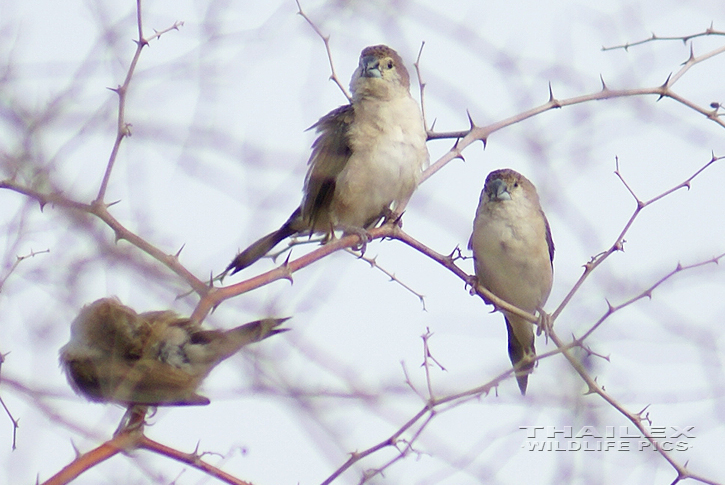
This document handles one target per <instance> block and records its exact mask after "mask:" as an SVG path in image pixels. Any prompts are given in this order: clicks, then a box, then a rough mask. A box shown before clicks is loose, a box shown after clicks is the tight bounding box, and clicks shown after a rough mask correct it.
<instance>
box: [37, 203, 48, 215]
mask: <svg viewBox="0 0 725 485" xmlns="http://www.w3.org/2000/svg"><path fill="white" fill-rule="evenodd" d="M47 203H48V202H47V201H45V200H39V201H38V205H39V206H40V212H43V209H45V204H47Z"/></svg>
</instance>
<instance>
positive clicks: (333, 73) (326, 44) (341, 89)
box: [295, 0, 352, 103]
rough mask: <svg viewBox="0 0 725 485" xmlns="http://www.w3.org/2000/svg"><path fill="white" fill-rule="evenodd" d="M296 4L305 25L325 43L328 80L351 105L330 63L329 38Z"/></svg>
mask: <svg viewBox="0 0 725 485" xmlns="http://www.w3.org/2000/svg"><path fill="white" fill-rule="evenodd" d="M295 2H297V13H298V14H299V15H301V16H302V18H303V19H305V20H306V21H307V23H308V24H309V25H310V27H312V30H314V31H315V33H316V34H317V35H318V36H319V37H320V39H322V42H324V43H325V51H327V60H328V61H329V62H330V79H332V80H333V81H334V82H335V84H337V87H338V88H340V91H342V94H344V95H345V97H346V98H347V101H348V103H352V97H351V96H350V94H349V93H348V92H347V89H345V86H344V85H343V84H342V83H341V82H340V79H339V78H338V77H337V73H335V63H334V62H333V61H332V52H330V36H329V35H324V34H323V33H322V31H320V29H319V28H318V27H317V25H315V23H314V22H313V21H312V19H310V18H309V17H308V16H307V14H306V13H305V12H303V11H302V5H300V2H299V0H295Z"/></svg>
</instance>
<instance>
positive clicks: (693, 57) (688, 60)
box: [687, 44, 695, 62]
mask: <svg viewBox="0 0 725 485" xmlns="http://www.w3.org/2000/svg"><path fill="white" fill-rule="evenodd" d="M694 60H695V52H694V51H693V47H692V44H690V58H689V59H687V62H692V61H694Z"/></svg>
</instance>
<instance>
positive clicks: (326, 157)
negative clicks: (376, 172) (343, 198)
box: [302, 104, 355, 228]
mask: <svg viewBox="0 0 725 485" xmlns="http://www.w3.org/2000/svg"><path fill="white" fill-rule="evenodd" d="M354 118H355V110H354V108H353V106H352V105H351V104H348V105H345V106H340V107H339V108H337V109H335V110H333V111H331V112H329V113H328V114H326V115H325V116H323V117H322V118H320V120H319V121H318V122H317V123H315V124H314V125H312V126H311V127H310V129H312V128H315V129H317V131H318V133H319V134H320V136H318V137H317V139H316V140H315V142H314V143H313V144H312V155H310V160H309V162H308V163H309V165H310V167H309V169H308V171H307V177H306V178H305V198H304V200H303V201H302V217H303V219H304V220H305V222H307V223H308V225H309V227H310V228H314V227H315V224H316V223H317V222H318V220H317V217H318V215H319V214H321V213H323V211H325V209H327V208H328V207H329V206H330V203H331V201H332V198H333V196H334V194H335V180H336V179H337V176H338V175H339V174H340V172H342V170H343V169H344V168H345V165H347V162H348V160H349V159H350V155H352V148H351V146H350V140H349V136H348V132H349V128H350V125H351V124H352V122H353V120H354Z"/></svg>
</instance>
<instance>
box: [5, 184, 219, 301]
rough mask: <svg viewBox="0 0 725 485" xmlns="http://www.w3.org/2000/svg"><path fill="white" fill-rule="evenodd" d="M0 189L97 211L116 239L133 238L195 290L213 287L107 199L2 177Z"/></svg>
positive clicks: (130, 240)
mask: <svg viewBox="0 0 725 485" xmlns="http://www.w3.org/2000/svg"><path fill="white" fill-rule="evenodd" d="M0 189H8V190H12V191H14V192H17V193H19V194H23V195H25V196H27V197H30V198H31V199H34V200H36V201H38V203H39V204H40V206H41V208H42V207H44V206H45V205H46V204H48V203H50V204H51V205H53V206H59V207H63V208H66V209H71V210H76V211H80V212H86V213H88V214H93V215H94V216H96V217H98V218H99V219H100V220H102V221H103V222H105V223H106V224H107V225H108V226H109V227H110V228H111V229H113V231H114V232H115V235H116V240H120V239H125V240H126V241H128V242H130V243H131V244H133V245H134V246H136V247H137V248H139V249H140V250H142V251H143V252H145V253H146V254H148V255H149V256H151V257H153V258H155V259H156V260H158V261H160V262H161V263H163V264H164V265H165V266H166V267H168V268H169V269H170V270H172V271H173V272H174V273H176V274H177V275H179V276H180V277H182V278H183V279H184V280H185V281H186V282H187V283H188V284H189V286H191V287H192V288H193V289H194V291H195V292H197V293H198V294H199V295H202V296H203V295H204V294H206V293H207V292H208V291H209V287H208V286H207V285H206V284H205V283H204V282H203V281H201V280H200V279H198V278H197V277H196V276H194V275H193V274H192V273H191V272H190V271H189V270H187V269H186V268H185V267H184V266H183V265H182V264H181V263H180V262H179V260H178V258H177V257H176V256H175V255H173V254H167V253H164V252H163V251H161V250H160V249H158V248H157V247H156V246H154V245H152V244H151V243H149V242H147V241H146V240H145V239H143V238H141V237H140V236H138V235H136V234H135V233H133V232H131V231H130V230H129V229H127V228H126V227H125V226H124V225H123V224H121V223H120V222H119V221H118V220H117V219H116V218H115V217H113V216H112V215H111V214H110V212H108V205H107V204H103V203H97V202H93V203H91V204H84V203H82V202H78V201H75V200H72V199H70V198H68V197H65V196H64V195H61V194H57V193H56V194H46V193H43V192H39V191H37V190H34V189H31V188H29V187H25V186H23V185H20V184H18V183H16V182H15V181H13V180H0Z"/></svg>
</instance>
